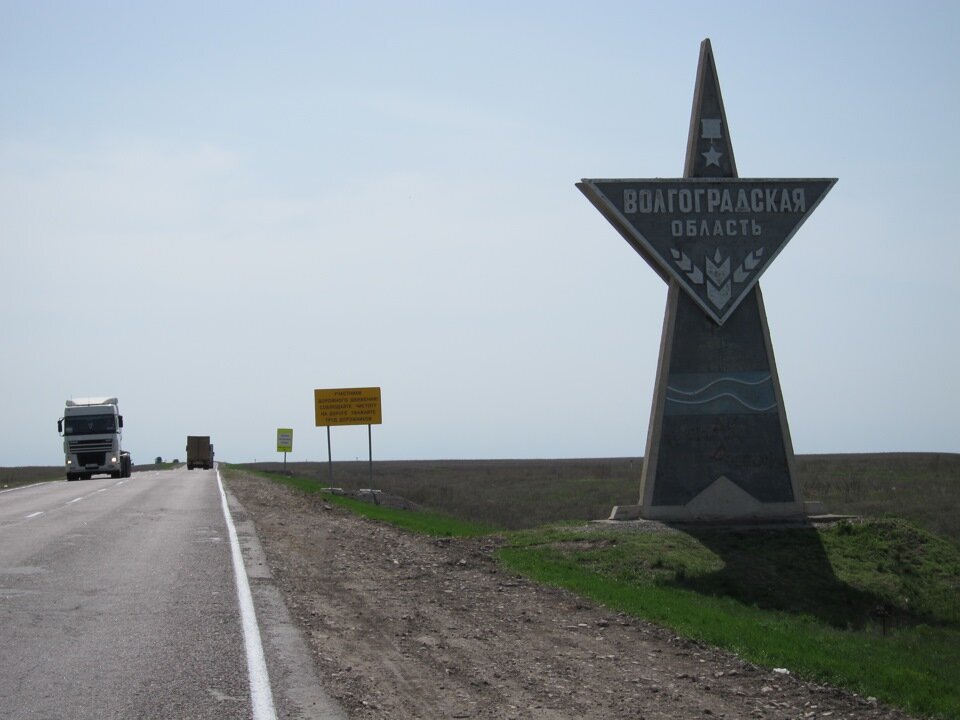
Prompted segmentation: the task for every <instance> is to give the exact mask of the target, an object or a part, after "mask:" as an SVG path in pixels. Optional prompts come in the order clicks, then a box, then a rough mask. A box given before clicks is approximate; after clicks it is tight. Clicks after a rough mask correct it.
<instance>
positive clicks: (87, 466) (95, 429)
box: [57, 398, 131, 480]
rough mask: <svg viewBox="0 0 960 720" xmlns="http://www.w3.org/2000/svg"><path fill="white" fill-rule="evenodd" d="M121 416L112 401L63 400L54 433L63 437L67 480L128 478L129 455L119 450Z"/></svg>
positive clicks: (115, 402)
mask: <svg viewBox="0 0 960 720" xmlns="http://www.w3.org/2000/svg"><path fill="white" fill-rule="evenodd" d="M122 429H123V416H122V415H121V414H120V411H119V408H118V404H117V399H116V398H80V399H76V400H67V403H66V407H65V408H64V411H63V417H62V418H60V419H59V420H57V431H58V432H59V433H60V435H62V436H63V454H64V469H65V472H66V476H67V480H79V479H89V478H90V477H92V476H93V475H97V474H109V475H110V476H111V477H115V478H121V477H130V471H131V462H130V454H129V453H127V452H124V451H123V450H122V448H121V444H120V442H121V430H122Z"/></svg>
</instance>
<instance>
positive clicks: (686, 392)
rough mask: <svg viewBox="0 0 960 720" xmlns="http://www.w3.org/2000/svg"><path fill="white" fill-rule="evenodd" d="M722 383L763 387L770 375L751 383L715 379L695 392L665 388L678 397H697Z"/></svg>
mask: <svg viewBox="0 0 960 720" xmlns="http://www.w3.org/2000/svg"><path fill="white" fill-rule="evenodd" d="M724 382H730V383H736V384H738V385H747V386H757V385H763V384H764V383H768V382H770V375H764V376H763V377H762V378H760V379H759V380H752V381H751V380H742V379H740V378H735V377H722V378H717V379H716V380H711V381H710V382H708V383H707V384H706V385H704V386H703V387H701V388H697V389H696V390H681V389H680V388H676V387H672V386H669V385H668V386H667V391H668V392H674V393H678V394H680V395H699V394H700V393H702V392H703V391H704V390H707V389H709V388H711V387H713V386H714V385H719V384H720V383H724Z"/></svg>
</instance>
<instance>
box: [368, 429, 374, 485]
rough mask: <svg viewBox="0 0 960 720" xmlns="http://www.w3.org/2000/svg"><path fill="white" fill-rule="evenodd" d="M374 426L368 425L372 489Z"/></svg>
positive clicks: (371, 482) (371, 483)
mask: <svg viewBox="0 0 960 720" xmlns="http://www.w3.org/2000/svg"><path fill="white" fill-rule="evenodd" d="M372 427H373V426H372V425H369V424H368V425H367V450H368V453H369V457H370V487H373V430H371V428H372Z"/></svg>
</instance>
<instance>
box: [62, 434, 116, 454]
mask: <svg viewBox="0 0 960 720" xmlns="http://www.w3.org/2000/svg"><path fill="white" fill-rule="evenodd" d="M69 446H70V452H72V453H82V452H110V451H111V450H113V438H105V439H102V440H70V441H69Z"/></svg>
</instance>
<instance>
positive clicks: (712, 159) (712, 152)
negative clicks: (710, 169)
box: [700, 143, 723, 167]
mask: <svg viewBox="0 0 960 720" xmlns="http://www.w3.org/2000/svg"><path fill="white" fill-rule="evenodd" d="M700 154H701V155H703V157H704V158H706V160H707V165H708V166H709V165H716V166H717V167H720V158H721V157H723V153H722V152H720V151H719V150H717V149H716V148H715V147H714V146H713V143H711V144H710V149H709V150H707V152H705V153H700Z"/></svg>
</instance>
